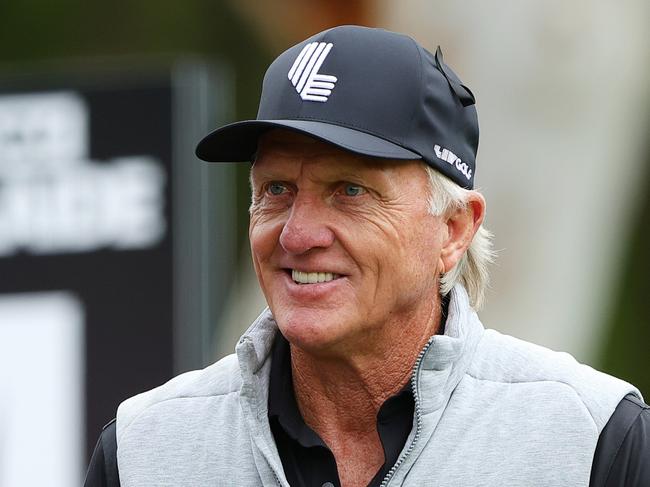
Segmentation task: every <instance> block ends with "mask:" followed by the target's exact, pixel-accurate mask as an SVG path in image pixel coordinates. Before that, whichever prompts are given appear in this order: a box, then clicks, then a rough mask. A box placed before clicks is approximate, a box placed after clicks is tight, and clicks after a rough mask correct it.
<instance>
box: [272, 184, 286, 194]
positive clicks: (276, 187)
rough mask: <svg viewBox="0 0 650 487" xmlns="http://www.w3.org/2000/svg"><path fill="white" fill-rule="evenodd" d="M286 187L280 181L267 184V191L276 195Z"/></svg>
mask: <svg viewBox="0 0 650 487" xmlns="http://www.w3.org/2000/svg"><path fill="white" fill-rule="evenodd" d="M285 190H286V187H285V186H284V184H282V183H271V184H269V193H271V194H272V195H275V196H278V195H281V194H282V193H284V191H285Z"/></svg>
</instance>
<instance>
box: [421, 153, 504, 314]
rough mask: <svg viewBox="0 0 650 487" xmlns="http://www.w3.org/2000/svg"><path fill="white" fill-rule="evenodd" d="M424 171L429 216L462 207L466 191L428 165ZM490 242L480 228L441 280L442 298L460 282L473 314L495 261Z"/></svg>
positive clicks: (483, 296) (481, 227)
mask: <svg viewBox="0 0 650 487" xmlns="http://www.w3.org/2000/svg"><path fill="white" fill-rule="evenodd" d="M425 168H426V171H427V174H428V176H429V182H430V185H431V193H430V195H429V210H430V211H431V213H432V214H433V215H442V214H443V213H445V212H447V211H449V210H454V209H460V208H465V207H466V205H467V196H468V194H469V193H470V192H471V191H470V190H467V189H464V188H461V187H460V186H458V185H457V184H456V183H454V182H453V181H451V180H450V179H449V178H447V177H446V176H445V175H443V174H442V173H440V172H438V171H436V170H435V169H433V168H432V167H430V166H428V165H425ZM492 238H493V234H492V233H491V232H490V231H489V230H488V229H486V228H485V227H484V226H483V225H481V226H480V227H479V229H478V230H477V232H476V234H475V235H474V238H473V239H472V243H471V244H470V246H469V248H468V249H467V251H466V252H465V253H464V254H463V256H462V257H461V259H460V261H458V263H457V264H456V265H455V266H454V267H453V268H451V269H449V270H447V271H446V272H445V273H444V274H443V275H442V276H441V278H440V294H441V295H442V296H446V295H447V294H448V293H449V292H450V291H451V288H453V287H454V285H455V284H456V283H457V282H460V283H461V284H463V286H465V289H466V290H467V294H468V295H469V302H470V305H471V306H472V307H473V308H474V309H475V310H478V309H480V308H481V306H482V305H483V301H484V298H485V291H486V289H487V287H488V285H489V282H490V274H489V272H488V267H489V265H490V264H491V263H493V262H494V259H495V257H496V254H495V252H494V250H493V248H492Z"/></svg>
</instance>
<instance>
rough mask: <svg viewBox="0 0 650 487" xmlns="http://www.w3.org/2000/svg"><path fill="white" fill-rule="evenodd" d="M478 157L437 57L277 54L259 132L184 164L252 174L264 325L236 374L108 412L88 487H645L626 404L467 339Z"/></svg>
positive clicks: (387, 38)
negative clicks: (232, 164)
mask: <svg viewBox="0 0 650 487" xmlns="http://www.w3.org/2000/svg"><path fill="white" fill-rule="evenodd" d="M477 146H478V122H477V118H476V111H475V108H474V97H473V95H472V93H471V92H470V91H469V89H467V88H466V87H465V86H464V85H462V84H461V82H460V81H459V79H458V78H457V77H456V75H455V74H454V73H453V72H452V71H451V70H450V69H449V67H448V66H446V65H445V64H444V62H443V60H442V55H441V53H440V51H438V52H436V54H435V55H432V54H430V53H429V52H427V51H426V50H424V49H423V48H422V47H421V46H419V45H418V44H416V43H415V42H414V41H413V40H412V39H410V38H409V37H406V36H403V35H400V34H395V33H391V32H387V31H383V30H377V29H366V28H362V27H355V26H344V27H337V28H334V29H330V30H328V31H325V32H322V33H319V34H317V35H315V36H313V37H312V38H310V39H308V40H306V41H304V42H302V43H300V44H298V45H297V46H294V47H292V48H291V49H289V50H288V51H286V52H285V53H283V54H282V55H280V56H279V57H278V58H277V59H276V60H275V61H274V63H273V64H272V65H271V66H270V67H269V69H268V71H267V73H266V76H265V79H264V85H263V90H262V98H261V101H260V109H259V113H258V118H257V120H255V121H245V122H239V123H235V124H231V125H228V126H225V127H222V128H220V129H218V130H216V131H215V132H213V133H212V134H210V135H208V136H207V137H206V138H205V139H204V140H203V141H201V143H200V144H199V146H198V148H197V154H198V156H199V157H201V158H202V159H205V160H208V161H214V162H218V161H230V160H232V161H245V160H249V161H251V160H252V161H253V165H252V168H251V187H252V192H253V195H252V204H251V208H250V217H251V218H250V242H251V249H252V256H253V263H254V266H255V270H256V273H257V277H258V280H259V283H260V286H261V288H262V290H263V292H264V295H265V297H266V300H267V302H268V304H269V309H268V310H266V311H265V312H263V313H262V315H261V316H260V317H259V318H258V319H257V320H256V322H255V323H253V325H252V326H251V327H250V328H249V330H248V331H247V332H246V333H245V334H244V336H243V337H242V338H241V339H240V341H239V343H238V344H237V346H236V355H231V356H229V357H226V358H224V359H223V360H221V361H219V362H217V363H216V364H214V365H212V366H211V367H208V368H207V369H205V370H203V371H196V372H190V373H188V374H183V375H181V376H179V377H177V378H175V379H172V380H171V381H170V382H168V383H167V384H165V385H163V386H161V387H159V388H157V389H154V390H152V391H149V392H146V393H144V394H140V395H138V396H136V397H133V398H131V399H129V400H127V401H125V402H124V403H122V405H121V406H120V407H119V409H118V413H117V421H116V422H113V423H111V424H110V425H109V426H108V427H107V428H106V429H105V430H104V432H103V433H102V437H101V438H100V441H99V443H98V446H97V449H96V451H95V454H94V455H93V460H92V461H91V466H90V468H89V472H88V477H87V480H86V485H88V486H90V485H119V483H120V482H121V485H123V486H143V485H152V486H153V485H155V486H161V485H169V486H172V485H173V486H179V485H188V486H190V485H191V486H203V485H243V486H247V485H287V484H289V485H317V486H324V487H329V486H334V485H343V486H363V485H436V486H465V485H466V486H475V485H485V486H488V485H489V486H497V485H498V486H503V485H505V486H531V485H533V486H536V485H539V486H560V485H561V486H566V485H571V486H573V485H585V486H586V485H594V486H596V485H635V486H639V485H650V467H649V465H648V459H649V453H650V412H649V409H648V406H646V405H645V404H644V403H643V402H642V399H641V396H640V394H639V392H638V391H637V390H636V389H635V388H634V387H633V386H631V385H629V384H627V383H625V382H623V381H620V380H618V379H615V378H613V377H610V376H607V375H605V374H602V373H599V372H596V371H594V370H593V369H591V368H589V367H587V366H584V365H581V364H578V363H577V362H575V361H574V360H573V359H572V358H571V357H570V356H569V355H567V354H562V353H556V352H552V351H550V350H547V349H544V348H542V347H538V346H535V345H532V344H528V343H525V342H521V341H519V340H516V339H514V338H511V337H507V336H503V335H501V334H499V333H497V332H495V331H492V330H485V329H484V328H483V326H482V324H481V323H480V321H479V320H478V317H477V315H476V312H475V310H476V309H478V308H479V306H480V304H481V301H482V298H483V291H484V289H485V286H486V284H487V270H486V267H487V265H488V263H489V262H490V260H491V258H492V252H491V247H490V238H489V233H488V232H487V231H486V230H485V229H484V228H483V227H482V222H483V217H484V214H485V200H484V198H483V197H482V196H481V195H480V194H479V193H478V192H476V191H474V190H473V183H474V176H475V169H476V161H475V157H476V151H477ZM118 477H119V479H118Z"/></svg>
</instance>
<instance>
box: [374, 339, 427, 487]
mask: <svg viewBox="0 0 650 487" xmlns="http://www.w3.org/2000/svg"><path fill="white" fill-rule="evenodd" d="M433 338H434V337H431V338H430V339H429V341H428V342H427V344H426V345H425V346H424V348H423V349H422V350H421V351H420V353H419V355H418V358H417V360H416V361H415V364H414V365H413V374H412V375H411V392H412V393H413V399H414V401H415V408H414V409H415V435H414V436H413V440H411V444H410V445H409V447H408V448H407V449H406V451H405V452H403V453H402V454H401V455H400V457H399V458H398V459H397V461H396V462H395V465H393V466H392V467H391V469H390V470H389V471H388V473H387V474H386V477H384V480H382V482H381V487H386V486H387V485H388V482H390V479H391V478H392V477H393V475H394V474H395V472H396V471H397V469H398V468H399V467H400V465H401V464H402V463H404V460H406V457H408V456H409V455H410V454H411V452H412V451H413V448H415V444H416V443H417V441H418V439H419V438H420V432H421V430H422V412H421V410H420V397H419V396H418V390H417V376H418V371H419V369H420V364H421V363H422V359H423V358H424V356H425V355H426V353H427V350H429V347H430V346H431V344H432V343H433Z"/></svg>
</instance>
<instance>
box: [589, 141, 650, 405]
mask: <svg viewBox="0 0 650 487" xmlns="http://www.w3.org/2000/svg"><path fill="white" fill-rule="evenodd" d="M645 153H646V154H650V151H646V152H645ZM646 157H647V156H646ZM645 167H646V168H648V167H650V159H649V160H648V161H647V163H646V165H645ZM645 180H646V181H645V191H643V192H642V193H641V198H640V205H639V207H638V208H637V210H636V214H635V216H634V217H633V218H630V221H632V222H634V224H635V227H634V228H633V229H632V231H631V232H630V238H629V243H628V250H627V252H626V255H625V263H624V266H623V267H622V274H621V276H620V277H618V281H619V283H620V284H619V285H618V286H616V287H613V289H617V290H618V292H617V295H616V296H613V302H614V305H613V307H612V313H611V316H609V317H608V325H607V328H606V330H607V331H606V333H605V334H604V336H603V341H602V343H603V345H602V351H601V359H600V365H601V367H602V369H603V370H604V371H605V372H608V373H610V374H612V375H615V376H617V377H620V378H622V379H624V380H627V381H629V382H631V383H632V384H634V385H635V386H637V387H638V388H639V389H640V390H641V393H642V394H644V397H645V400H646V402H647V401H648V399H649V397H648V396H650V293H649V292H648V289H649V288H648V276H650V252H648V250H650V245H648V243H649V242H650V172H648V173H647V174H646V177H645ZM614 279H616V276H614Z"/></svg>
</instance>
